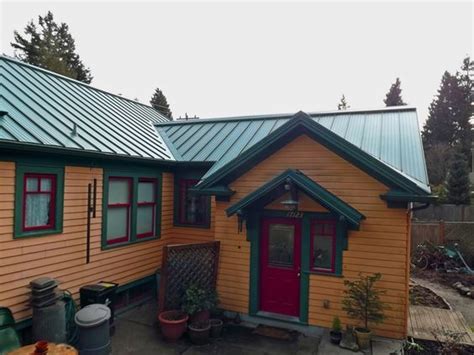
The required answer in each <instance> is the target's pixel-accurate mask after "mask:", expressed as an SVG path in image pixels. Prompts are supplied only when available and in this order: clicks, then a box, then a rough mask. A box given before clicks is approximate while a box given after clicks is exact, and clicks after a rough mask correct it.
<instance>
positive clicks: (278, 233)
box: [268, 224, 295, 267]
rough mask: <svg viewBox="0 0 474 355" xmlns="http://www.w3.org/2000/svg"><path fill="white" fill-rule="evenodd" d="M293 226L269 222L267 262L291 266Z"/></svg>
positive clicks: (274, 264)
mask: <svg viewBox="0 0 474 355" xmlns="http://www.w3.org/2000/svg"><path fill="white" fill-rule="evenodd" d="M294 238H295V227H294V226H292V225H286V224H271V225H270V228H269V236H268V263H269V265H273V266H283V267H289V266H293V256H294V253H293V250H294Z"/></svg>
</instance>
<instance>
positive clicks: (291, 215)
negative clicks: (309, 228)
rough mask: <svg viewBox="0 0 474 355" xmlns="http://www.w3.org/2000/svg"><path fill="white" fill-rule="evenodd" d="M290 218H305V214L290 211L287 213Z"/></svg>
mask: <svg viewBox="0 0 474 355" xmlns="http://www.w3.org/2000/svg"><path fill="white" fill-rule="evenodd" d="M286 216H287V217H289V218H303V212H300V211H289V212H287V213H286Z"/></svg>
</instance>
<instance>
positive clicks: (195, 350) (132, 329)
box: [112, 303, 401, 355]
mask: <svg viewBox="0 0 474 355" xmlns="http://www.w3.org/2000/svg"><path fill="white" fill-rule="evenodd" d="M156 314H157V310H156V306H155V304H154V303H144V304H143V305H141V306H139V307H136V308H133V309H131V310H129V311H127V312H125V313H122V314H120V315H118V317H117V319H116V330H115V334H114V335H113V336H112V354H114V355H122V354H123V355H125V354H142V355H143V354H164V355H168V354H169V355H175V354H185V355H194V354H226V355H240V354H242V355H243V354H245V355H247V354H256V355H264V354H282V355H283V354H298V355H303V354H305V355H306V354H308V355H315V354H325V355H327V354H329V355H345V354H355V353H354V352H352V351H349V350H343V349H341V348H339V347H337V346H334V345H332V344H330V342H329V335H328V332H327V331H325V332H324V333H323V335H322V336H319V337H315V336H305V335H303V334H298V335H296V336H295V337H294V338H293V339H292V340H279V339H273V338H268V337H263V336H259V335H255V334H253V328H252V327H255V326H256V324H249V323H245V326H243V324H241V325H235V324H227V325H226V327H225V328H224V333H223V336H222V337H221V338H219V339H213V340H212V341H211V342H210V344H208V345H204V346H195V345H193V344H191V342H190V341H189V340H188V339H187V338H186V337H184V338H183V339H182V340H180V341H179V342H178V343H174V344H169V343H166V342H164V341H163V340H162V338H161V335H160V332H159V328H158V324H157V322H156ZM400 347H401V343H400V342H398V341H393V340H388V339H376V340H375V341H374V342H373V348H372V351H371V353H372V354H377V355H379V354H380V355H382V354H384V355H387V354H390V353H392V352H393V351H396V350H398V349H400ZM360 354H362V353H360Z"/></svg>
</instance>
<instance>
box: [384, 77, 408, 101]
mask: <svg viewBox="0 0 474 355" xmlns="http://www.w3.org/2000/svg"><path fill="white" fill-rule="evenodd" d="M400 85H401V82H400V79H399V78H397V80H395V83H393V84H392V86H391V87H390V89H389V90H388V93H387V95H386V97H385V100H383V102H385V106H387V107H389V106H403V105H406V103H405V102H403V99H402V89H401V87H400Z"/></svg>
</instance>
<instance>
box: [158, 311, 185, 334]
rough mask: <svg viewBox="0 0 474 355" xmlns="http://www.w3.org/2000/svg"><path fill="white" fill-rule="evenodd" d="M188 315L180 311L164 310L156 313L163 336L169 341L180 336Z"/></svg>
mask: <svg viewBox="0 0 474 355" xmlns="http://www.w3.org/2000/svg"><path fill="white" fill-rule="evenodd" d="M188 319H189V316H188V315H187V314H186V313H184V312H181V311H177V310H173V311H165V312H161V313H160V314H159V315H158V320H159V321H160V328H161V333H162V335H163V338H164V339H165V340H166V341H169V342H175V341H177V340H178V339H179V338H181V337H182V336H183V334H184V332H185V331H186V326H187V322H188Z"/></svg>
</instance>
